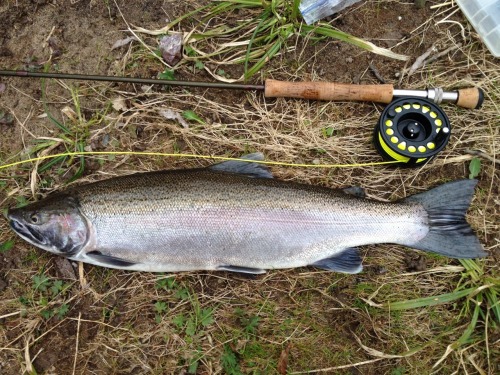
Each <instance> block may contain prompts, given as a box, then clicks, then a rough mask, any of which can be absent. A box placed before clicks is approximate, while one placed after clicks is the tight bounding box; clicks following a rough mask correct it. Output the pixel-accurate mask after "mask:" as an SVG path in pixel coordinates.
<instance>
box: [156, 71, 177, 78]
mask: <svg viewBox="0 0 500 375" xmlns="http://www.w3.org/2000/svg"><path fill="white" fill-rule="evenodd" d="M158 78H159V79H165V80H167V81H173V80H175V77H174V71H173V70H170V69H165V70H164V71H163V72H162V73H160V74H158Z"/></svg>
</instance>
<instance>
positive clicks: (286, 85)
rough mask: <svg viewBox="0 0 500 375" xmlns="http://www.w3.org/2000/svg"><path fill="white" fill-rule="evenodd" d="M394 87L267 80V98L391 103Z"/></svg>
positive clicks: (265, 92) (265, 91)
mask: <svg viewBox="0 0 500 375" xmlns="http://www.w3.org/2000/svg"><path fill="white" fill-rule="evenodd" d="M393 89H394V88H393V86H392V85H351V84H345V83H331V82H284V81H276V80H273V79H267V80H266V82H265V90H264V95H265V97H266V98H278V97H279V98H300V99H312V100H357V101H367V102H378V103H390V102H391V101H392V98H393Z"/></svg>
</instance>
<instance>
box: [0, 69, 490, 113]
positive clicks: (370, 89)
mask: <svg viewBox="0 0 500 375" xmlns="http://www.w3.org/2000/svg"><path fill="white" fill-rule="evenodd" d="M0 76H10V77H33V78H55V79H72V80H81V81H106V82H125V83H139V84H145V85H166V86H182V87H201V88H208V89H231V90H247V91H248V90H251V91H264V96H265V97H266V98H276V97H285V98H300V99H313V100H342V101H345V100H355V101H369V102H378V103H386V104H387V103H390V102H391V101H392V100H393V99H394V98H398V97H405V96H413V97H419V98H424V99H429V100H431V101H433V102H434V103H436V104H439V103H441V102H451V103H455V104H456V105H458V106H460V107H463V108H469V109H477V108H480V107H481V105H482V104H483V100H484V93H483V90H481V89H480V88H475V87H471V88H467V89H460V90H458V91H443V89H441V88H432V89H427V90H400V89H394V87H393V86H392V85H389V84H386V85H354V84H346V83H333V82H284V81H277V80H273V79H267V80H266V81H265V84H264V85H250V84H239V83H224V82H197V81H170V80H162V79H152V78H133V77H113V76H102V75H85V74H65V73H39V72H28V71H24V70H0Z"/></svg>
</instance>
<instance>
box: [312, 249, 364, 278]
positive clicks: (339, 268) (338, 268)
mask: <svg viewBox="0 0 500 375" xmlns="http://www.w3.org/2000/svg"><path fill="white" fill-rule="evenodd" d="M311 266H313V267H317V268H321V269H323V270H327V271H335V272H342V273H359V272H361V271H362V270H363V265H362V264H361V257H360V256H359V252H358V249H356V248H355V247H349V248H347V249H345V250H343V251H342V252H341V253H339V254H337V255H334V256H332V257H330V258H325V259H321V260H318V261H317V262H315V263H313V264H311Z"/></svg>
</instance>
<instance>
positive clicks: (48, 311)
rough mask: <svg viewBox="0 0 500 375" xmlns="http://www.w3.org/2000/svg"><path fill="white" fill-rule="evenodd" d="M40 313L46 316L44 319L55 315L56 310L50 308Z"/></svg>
mask: <svg viewBox="0 0 500 375" xmlns="http://www.w3.org/2000/svg"><path fill="white" fill-rule="evenodd" d="M40 315H41V316H42V317H43V318H44V319H50V318H52V317H53V316H54V311H52V310H50V309H47V310H42V311H41V312H40Z"/></svg>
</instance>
